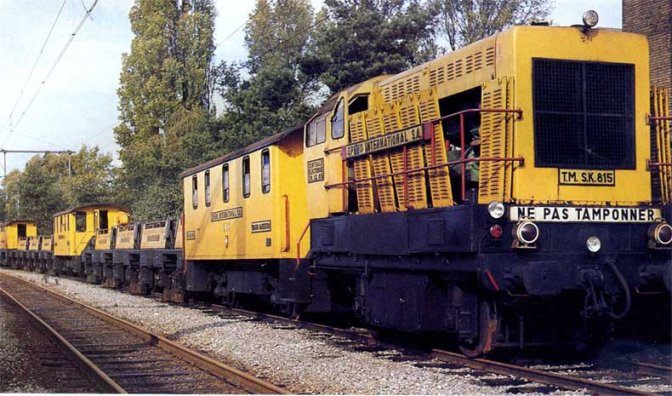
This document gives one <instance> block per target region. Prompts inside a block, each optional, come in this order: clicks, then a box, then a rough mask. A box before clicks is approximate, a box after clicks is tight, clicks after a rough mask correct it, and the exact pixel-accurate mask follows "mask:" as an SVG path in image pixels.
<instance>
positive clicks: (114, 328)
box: [0, 276, 287, 394]
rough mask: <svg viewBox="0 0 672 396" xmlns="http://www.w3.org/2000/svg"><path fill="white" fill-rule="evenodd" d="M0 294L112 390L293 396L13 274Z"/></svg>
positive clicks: (0, 281)
mask: <svg viewBox="0 0 672 396" xmlns="http://www.w3.org/2000/svg"><path fill="white" fill-rule="evenodd" d="M0 293H3V294H4V295H6V296H7V298H9V299H10V300H12V301H13V302H14V303H16V304H17V306H19V307H21V309H23V310H24V311H25V312H26V313H27V314H28V315H30V316H31V317H32V318H33V319H34V320H35V321H36V322H37V323H39V324H40V325H42V326H43V327H44V328H45V329H46V330H47V331H48V332H49V333H50V334H51V335H52V336H53V337H54V339H57V340H58V341H59V342H61V343H62V344H63V345H64V346H65V347H66V348H67V349H68V351H69V352H70V353H71V355H72V356H74V357H76V358H77V360H78V361H80V362H81V365H82V366H84V367H85V368H86V370H88V371H89V373H90V374H91V375H92V377H95V378H97V379H98V381H99V383H100V384H101V386H102V387H103V388H104V389H105V390H106V391H107V392H115V393H157V392H158V393H222V394H227V393H228V394H231V393H235V394H239V393H263V394H281V393H287V392H286V391H285V390H284V389H282V388H280V387H277V386H275V385H273V384H271V383H268V382H266V381H264V380H261V379H259V378H255V377H253V376H251V375H249V374H247V373H244V372H241V371H239V370H237V369H235V368H233V367H229V366H226V365H224V364H222V363H220V362H218V361H215V360H213V359H210V358H208V357H206V356H203V355H201V354H199V353H197V352H194V351H192V350H189V349H187V348H184V347H182V346H181V345H178V344H176V343H174V342H172V341H170V340H168V339H166V338H164V337H162V336H159V335H156V334H152V333H149V332H147V331H145V330H143V329H141V328H139V327H137V326H135V325H133V324H131V323H129V322H126V321H124V320H121V319H117V318H115V317H113V316H111V315H109V314H107V313H105V312H102V311H100V310H97V309H95V308H93V307H90V306H87V305H85V304H82V303H79V302H76V301H74V300H71V299H69V298H67V297H65V296H63V295H61V294H58V293H55V292H53V291H51V290H48V289H45V288H42V287H40V286H37V285H34V284H31V283H29V282H26V281H23V280H20V279H18V278H15V277H11V276H0Z"/></svg>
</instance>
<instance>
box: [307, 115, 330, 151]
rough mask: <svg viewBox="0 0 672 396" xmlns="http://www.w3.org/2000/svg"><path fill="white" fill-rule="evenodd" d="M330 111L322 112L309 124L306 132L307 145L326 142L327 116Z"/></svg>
mask: <svg viewBox="0 0 672 396" xmlns="http://www.w3.org/2000/svg"><path fill="white" fill-rule="evenodd" d="M328 115H329V113H324V114H321V115H319V116H317V117H315V118H314V119H313V121H311V122H310V124H308V130H307V132H306V146H307V147H312V146H315V145H316V144H321V143H324V142H325V141H326V140H327V131H326V129H327V127H326V123H327V116H328Z"/></svg>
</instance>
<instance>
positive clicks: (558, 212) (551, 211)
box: [509, 206, 661, 223]
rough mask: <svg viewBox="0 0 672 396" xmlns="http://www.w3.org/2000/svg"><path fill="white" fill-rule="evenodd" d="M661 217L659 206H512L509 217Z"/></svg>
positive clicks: (559, 219)
mask: <svg viewBox="0 0 672 396" xmlns="http://www.w3.org/2000/svg"><path fill="white" fill-rule="evenodd" d="M660 217H661V212H660V209H657V208H587V207H576V206H575V207H553V206H512V207H511V208H510V209H509V219H510V220H511V221H518V220H521V219H530V220H533V221H540V222H566V223H577V222H591V223H653V222H654V221H655V220H656V219H658V218H660Z"/></svg>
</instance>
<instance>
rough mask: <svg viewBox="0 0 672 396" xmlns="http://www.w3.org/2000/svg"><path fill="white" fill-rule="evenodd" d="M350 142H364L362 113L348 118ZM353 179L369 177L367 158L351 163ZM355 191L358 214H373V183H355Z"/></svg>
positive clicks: (364, 132)
mask: <svg viewBox="0 0 672 396" xmlns="http://www.w3.org/2000/svg"><path fill="white" fill-rule="evenodd" d="M350 140H351V141H352V142H353V143H357V142H361V141H363V140H366V129H365V121H364V113H357V114H354V115H352V116H351V117H350ZM353 166H354V168H355V179H357V180H361V179H367V178H369V177H371V167H370V165H369V158H368V157H362V158H358V159H355V160H354V161H353ZM355 189H356V191H357V208H358V210H359V212H360V213H373V211H374V206H373V183H372V182H371V181H370V180H367V181H360V182H357V183H355Z"/></svg>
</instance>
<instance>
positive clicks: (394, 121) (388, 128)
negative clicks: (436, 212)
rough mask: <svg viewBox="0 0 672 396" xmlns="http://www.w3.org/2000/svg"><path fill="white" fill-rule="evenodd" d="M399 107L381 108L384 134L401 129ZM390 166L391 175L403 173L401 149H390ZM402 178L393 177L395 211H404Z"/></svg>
mask: <svg viewBox="0 0 672 396" xmlns="http://www.w3.org/2000/svg"><path fill="white" fill-rule="evenodd" d="M398 107H399V105H398V104H396V103H395V104H385V105H383V106H382V107H381V112H382V116H383V128H384V129H385V134H389V133H392V132H395V131H398V130H399V129H401V120H400V119H399V108H398ZM388 156H389V158H390V166H391V167H392V173H401V172H403V171H404V154H403V151H402V150H401V149H392V150H391V151H390V152H389V154H388ZM403 185H404V176H403V175H397V176H394V187H395V188H394V191H395V193H396V196H397V209H398V210H402V211H403V210H406V206H404V202H405V199H406V198H405V195H404V188H403Z"/></svg>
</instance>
